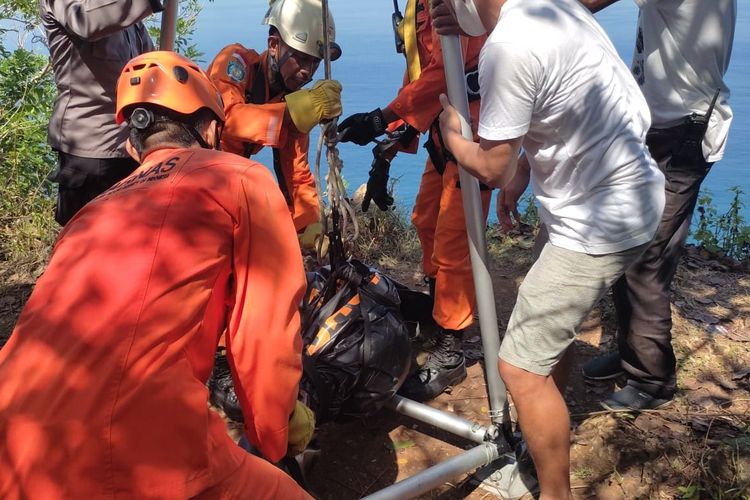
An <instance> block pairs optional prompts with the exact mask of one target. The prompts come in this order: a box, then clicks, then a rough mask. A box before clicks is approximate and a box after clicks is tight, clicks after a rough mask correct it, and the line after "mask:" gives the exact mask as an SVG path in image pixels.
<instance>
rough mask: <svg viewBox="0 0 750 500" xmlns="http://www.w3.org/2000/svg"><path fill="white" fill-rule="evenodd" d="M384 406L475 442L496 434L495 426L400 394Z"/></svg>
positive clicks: (490, 437)
mask: <svg viewBox="0 0 750 500" xmlns="http://www.w3.org/2000/svg"><path fill="white" fill-rule="evenodd" d="M386 406H388V407H389V408H390V409H392V410H394V411H396V412H398V413H400V414H402V415H406V416H407V417H411V418H413V419H415V420H419V421H420V422H425V423H427V424H430V425H433V426H435V427H437V428H438V429H442V430H444V431H447V432H450V433H451V434H453V435H455V436H459V437H462V438H464V439H468V440H469V441H474V442H475V443H483V442H485V441H487V440H489V439H494V438H495V437H497V434H498V432H497V428H496V427H495V426H492V427H484V426H483V425H479V424H477V423H476V422H472V421H470V420H466V419H465V418H461V417H459V416H457V415H454V414H452V413H448V412H445V411H442V410H438V409H437V408H433V407H431V406H427V405H425V404H422V403H417V402H416V401H412V400H411V399H406V398H403V397H401V396H393V399H391V400H390V401H388V403H386Z"/></svg>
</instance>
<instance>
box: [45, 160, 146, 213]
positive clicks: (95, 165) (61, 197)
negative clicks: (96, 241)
mask: <svg viewBox="0 0 750 500" xmlns="http://www.w3.org/2000/svg"><path fill="white" fill-rule="evenodd" d="M57 158H58V164H57V169H56V170H55V172H53V173H52V174H51V175H50V176H49V180H51V181H52V182H57V183H58V191H57V208H56V209H55V220H56V221H57V222H58V223H59V224H60V225H61V226H64V225H65V224H67V223H68V221H69V220H70V219H72V218H73V216H74V215H75V214H76V213H77V212H78V211H79V210H80V209H81V208H83V206H84V205H85V204H86V203H88V202H90V201H91V200H93V199H94V198H96V197H97V196H99V195H100V194H101V193H103V192H104V191H106V190H107V189H109V188H110V187H112V186H113V185H114V184H115V183H117V182H119V181H120V180H122V179H124V178H125V177H127V176H128V175H130V173H131V172H133V170H135V169H136V168H137V167H138V162H137V161H135V160H134V159H132V158H130V157H128V158H83V157H81V156H75V155H72V154H69V153H63V152H62V151H58V152H57Z"/></svg>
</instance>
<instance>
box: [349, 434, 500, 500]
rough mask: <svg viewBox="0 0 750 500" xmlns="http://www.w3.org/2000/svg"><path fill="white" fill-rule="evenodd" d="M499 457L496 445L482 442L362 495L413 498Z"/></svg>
mask: <svg viewBox="0 0 750 500" xmlns="http://www.w3.org/2000/svg"><path fill="white" fill-rule="evenodd" d="M499 457H500V452H499V451H498V448H497V445H495V444H494V443H483V444H480V445H479V446H476V447H474V448H472V449H470V450H468V451H465V452H463V453H462V454H460V455H457V456H455V457H452V458H449V459H448V460H446V461H445V462H441V463H439V464H437V465H433V466H432V467H430V468H429V469H427V470H425V471H423V472H420V473H419V474H417V475H416V476H412V477H410V478H407V479H404V480H403V481H399V482H398V483H396V484H392V485H391V486H389V487H387V488H384V489H382V490H380V491H376V492H375V493H373V494H372V495H368V496H366V497H364V498H365V499H366V500H391V499H394V498H414V497H416V496H418V495H421V494H422V493H425V492H427V491H430V490H432V489H434V488H437V487H438V486H440V485H441V484H443V483H444V482H446V481H448V480H449V479H452V478H455V477H458V476H460V475H461V474H465V473H467V472H470V471H473V470H474V469H478V468H479V467H482V466H483V465H488V464H490V463H492V462H494V461H495V460H497V459H498V458H499Z"/></svg>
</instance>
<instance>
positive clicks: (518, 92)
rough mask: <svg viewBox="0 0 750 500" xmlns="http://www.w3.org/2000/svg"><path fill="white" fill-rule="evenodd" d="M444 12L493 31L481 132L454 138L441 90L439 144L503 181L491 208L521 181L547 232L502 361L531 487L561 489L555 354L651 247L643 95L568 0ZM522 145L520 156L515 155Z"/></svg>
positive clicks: (660, 185)
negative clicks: (531, 465) (473, 137)
mask: <svg viewBox="0 0 750 500" xmlns="http://www.w3.org/2000/svg"><path fill="white" fill-rule="evenodd" d="M446 8H447V9H446ZM454 15H455V16H456V17H457V19H458V24H459V25H460V27H461V29H462V30H463V31H464V32H466V33H468V34H471V35H478V34H481V33H482V32H484V31H487V32H491V33H490V35H489V38H488V40H487V43H486V44H485V46H484V47H483V49H482V53H481V55H480V60H479V88H480V92H481V107H480V112H479V130H478V133H479V137H480V141H479V143H478V144H477V143H474V142H471V141H468V140H466V139H464V138H463V136H462V135H461V132H460V123H459V118H458V115H457V113H456V111H455V110H454V109H453V108H451V107H450V106H449V105H448V103H447V99H445V96H442V97H441V99H442V100H443V104H444V107H445V108H446V111H445V112H444V113H443V114H442V115H441V128H442V130H443V137H444V139H445V143H446V146H447V147H448V149H449V150H450V151H451V152H452V153H453V154H454V156H455V157H456V159H457V160H458V162H459V164H461V165H462V166H464V167H465V168H466V169H467V170H468V171H470V172H471V173H472V174H473V175H474V176H476V177H478V178H479V179H480V180H482V181H483V182H485V183H486V184H488V185H490V186H497V187H502V189H503V199H502V200H501V201H502V203H501V205H502V206H506V207H509V208H512V206H513V205H515V201H516V200H517V199H518V197H519V196H520V194H521V193H522V192H523V190H524V189H525V188H526V185H527V184H528V182H529V179H530V180H531V185H532V188H533V191H534V194H535V195H536V198H537V200H538V201H539V204H540V205H541V217H542V221H543V222H544V225H545V227H546V228H547V230H548V233H549V241H548V242H546V244H544V246H543V249H542V250H541V254H540V256H539V258H538V260H537V261H536V262H535V263H534V265H533V266H532V268H531V270H530V271H529V273H528V274H527V275H526V278H525V279H524V281H523V284H522V285H521V287H520V289H519V291H518V298H517V300H516V305H515V307H514V309H513V313H512V315H511V318H510V321H509V324H508V328H507V331H506V333H505V338H504V339H503V343H502V346H501V348H500V361H499V369H500V374H501V376H502V378H503V380H504V381H505V384H506V386H507V388H508V390H509V391H510V393H511V395H512V396H513V401H514V402H515V405H516V408H517V410H518V418H519V421H520V425H521V428H522V431H523V433H524V436H525V438H526V440H527V443H528V446H529V451H530V452H531V455H532V457H533V459H534V462H535V465H536V468H537V472H538V475H539V483H540V487H541V497H540V498H542V499H543V500H544V499H553V498H554V499H568V498H572V495H571V491H570V479H569V469H570V459H569V457H570V422H569V416H568V411H567V408H566V406H565V401H564V400H563V397H562V388H563V387H564V364H563V363H561V361H562V360H563V358H564V356H565V353H566V351H567V350H568V347H569V346H570V344H571V343H572V342H573V339H574V337H575V335H576V332H577V331H578V329H579V327H580V325H581V323H582V322H583V320H584V319H585V318H586V316H587V315H588V314H589V312H590V311H591V310H592V309H593V307H594V306H595V305H596V303H597V302H598V300H599V298H600V297H601V296H602V295H603V294H604V293H605V292H606V291H607V290H608V289H609V288H610V287H611V286H612V284H613V283H614V282H615V281H616V280H617V278H618V277H620V276H621V275H622V274H623V273H624V272H625V271H626V270H627V269H628V267H629V266H630V265H631V264H633V263H634V262H635V261H636V260H637V259H638V258H639V256H640V255H641V254H642V253H643V251H644V250H645V248H646V247H647V246H648V244H649V242H650V240H651V238H652V237H653V235H654V233H655V231H656V227H657V225H658V224H659V219H660V217H661V213H662V210H663V208H664V176H663V175H662V174H661V172H660V171H659V169H658V167H657V165H656V163H655V162H654V161H653V159H652V158H651V157H650V156H649V153H648V151H647V149H646V146H645V138H646V131H647V130H648V128H649V125H650V117H649V112H648V107H647V105H646V101H645V100H644V98H643V95H642V94H641V92H640V90H639V88H638V85H637V84H636V82H635V80H634V79H633V77H632V75H631V74H630V71H629V70H628V68H627V67H625V65H624V64H623V63H622V61H621V60H620V58H619V57H618V55H617V52H616V51H615V49H614V47H613V46H612V43H611V42H610V40H609V39H608V38H607V35H606V34H605V33H604V31H603V30H602V29H601V27H600V26H599V25H598V24H597V22H596V21H595V20H594V18H593V17H592V15H591V14H590V13H589V12H588V11H587V10H586V9H585V8H584V7H582V6H581V5H580V4H579V3H578V2H577V1H576V0H523V1H522V0H507V1H506V0H465V1H464V0H450V2H447V1H445V2H439V1H435V2H434V3H433V18H434V22H435V26H436V28H437V29H438V31H439V32H442V33H446V32H448V33H449V32H451V30H452V29H455V25H452V23H451V20H452V18H453V16H454ZM521 146H523V148H524V150H525V151H526V156H527V157H528V163H526V162H525V161H524V162H519V163H520V164H518V165H517V158H518V152H519V148H520V147H521ZM501 208H502V207H501ZM553 376H554V378H553ZM555 382H558V385H556V383H555Z"/></svg>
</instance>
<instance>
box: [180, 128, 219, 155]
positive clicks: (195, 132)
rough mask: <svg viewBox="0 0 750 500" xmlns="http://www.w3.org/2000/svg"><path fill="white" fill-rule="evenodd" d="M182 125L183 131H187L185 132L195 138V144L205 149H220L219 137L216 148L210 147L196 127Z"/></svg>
mask: <svg viewBox="0 0 750 500" xmlns="http://www.w3.org/2000/svg"><path fill="white" fill-rule="evenodd" d="M180 125H181V126H182V128H183V129H185V131H186V132H187V133H188V134H190V135H192V136H193V139H195V142H197V143H198V144H199V145H200V147H202V148H203V149H219V138H218V137H217V138H216V144H215V145H214V146H210V145H209V144H208V143H207V142H206V139H204V138H203V136H202V135H201V134H200V132H198V129H196V128H195V127H188V126H187V125H185V124H184V123H180Z"/></svg>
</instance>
